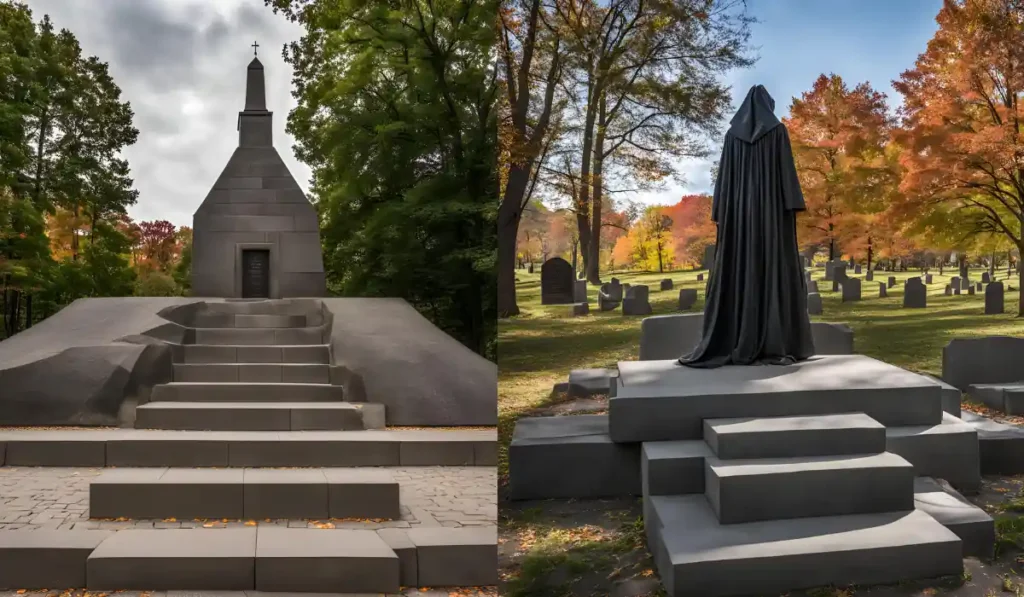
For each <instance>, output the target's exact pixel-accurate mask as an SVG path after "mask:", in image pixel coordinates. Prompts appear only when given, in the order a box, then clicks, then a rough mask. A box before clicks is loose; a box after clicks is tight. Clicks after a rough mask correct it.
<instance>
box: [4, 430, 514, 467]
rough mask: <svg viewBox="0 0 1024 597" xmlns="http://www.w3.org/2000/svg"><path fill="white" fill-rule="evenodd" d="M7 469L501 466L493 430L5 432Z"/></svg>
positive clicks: (495, 434)
mask: <svg viewBox="0 0 1024 597" xmlns="http://www.w3.org/2000/svg"><path fill="white" fill-rule="evenodd" d="M0 445H2V446H3V450H4V452H3V453H4V456H5V464H6V465H7V466H61V467H69V466H84V467H104V466H111V467H168V466H169V467H232V468H235V467H290V466H297V467H351V466H496V465H497V463H498V449H497V448H498V446H497V433H496V432H495V431H493V430H459V431H441V430H394V431H391V430H366V431H159V430H149V429H105V430H104V429H96V430H91V429H90V430H45V431H34V430H6V431H0Z"/></svg>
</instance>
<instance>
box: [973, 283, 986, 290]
mask: <svg viewBox="0 0 1024 597" xmlns="http://www.w3.org/2000/svg"><path fill="white" fill-rule="evenodd" d="M974 289H975V290H977V291H978V292H981V291H982V290H984V289H985V287H984V286H982V284H981V282H978V283H977V285H975V287H974Z"/></svg>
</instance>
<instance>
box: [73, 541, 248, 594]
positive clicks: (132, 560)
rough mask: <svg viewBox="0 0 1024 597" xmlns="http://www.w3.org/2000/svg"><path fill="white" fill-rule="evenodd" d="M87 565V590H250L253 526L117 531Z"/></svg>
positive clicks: (102, 544) (100, 547)
mask: <svg viewBox="0 0 1024 597" xmlns="http://www.w3.org/2000/svg"><path fill="white" fill-rule="evenodd" d="M86 567H87V574H86V579H87V584H86V586H87V587H88V588H89V589H91V590H105V591H111V590H122V589H123V590H146V591H168V590H202V591H245V590H252V589H254V588H255V576H256V528H255V527H253V528H244V529H127V530H123V531H118V532H117V533H114V534H113V535H112V536H111V537H109V538H108V539H106V540H105V541H103V542H102V543H100V545H99V547H97V548H96V550H95V551H93V552H92V555H90V556H89V559H88V561H87V563H86Z"/></svg>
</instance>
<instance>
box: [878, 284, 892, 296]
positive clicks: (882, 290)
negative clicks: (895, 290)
mask: <svg viewBox="0 0 1024 597" xmlns="http://www.w3.org/2000/svg"><path fill="white" fill-rule="evenodd" d="M887 296H889V290H888V287H887V286H886V285H885V282H879V283H878V298H886V297H887Z"/></svg>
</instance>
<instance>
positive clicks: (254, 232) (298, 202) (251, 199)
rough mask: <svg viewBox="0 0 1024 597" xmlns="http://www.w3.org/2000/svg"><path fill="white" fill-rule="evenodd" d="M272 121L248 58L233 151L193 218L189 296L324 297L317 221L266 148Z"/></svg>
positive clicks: (260, 78) (256, 68) (258, 71)
mask: <svg viewBox="0 0 1024 597" xmlns="http://www.w3.org/2000/svg"><path fill="white" fill-rule="evenodd" d="M272 120H273V114H272V113H271V112H269V111H268V110H267V104H266V92H265V87H264V75H263V65H262V64H261V63H260V61H259V60H258V59H255V58H254V59H253V61H252V62H251V63H250V64H249V67H248V71H247V75H246V90H245V109H244V110H243V111H242V112H239V114H238V148H237V149H236V150H235V152H234V153H233V154H232V155H231V159H230V160H229V161H228V163H227V166H225V167H224V170H223V171H222V172H221V175H220V177H219V178H218V179H217V182H216V183H214V185H213V188H212V189H211V190H210V192H209V194H208V195H207V196H206V199H204V200H203V203H202V205H200V206H199V209H198V210H196V213H195V215H194V216H193V220H192V230H193V232H192V234H193V236H192V294H193V295H194V296H203V297H224V298H258V297H263V298H288V297H322V296H326V295H327V284H326V279H325V277H324V263H323V256H322V254H321V247H320V219H319V216H318V215H317V211H316V208H315V207H313V205H312V204H311V203H310V202H309V200H307V199H306V195H305V194H304V193H303V192H302V189H301V188H300V187H299V185H298V183H296V182H295V179H294V178H292V175H291V172H289V171H288V167H287V166H286V165H285V163H284V161H282V160H281V156H280V155H279V154H278V153H277V150H276V149H274V145H273V135H272V130H273V126H272ZM264 295H265V296H264Z"/></svg>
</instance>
